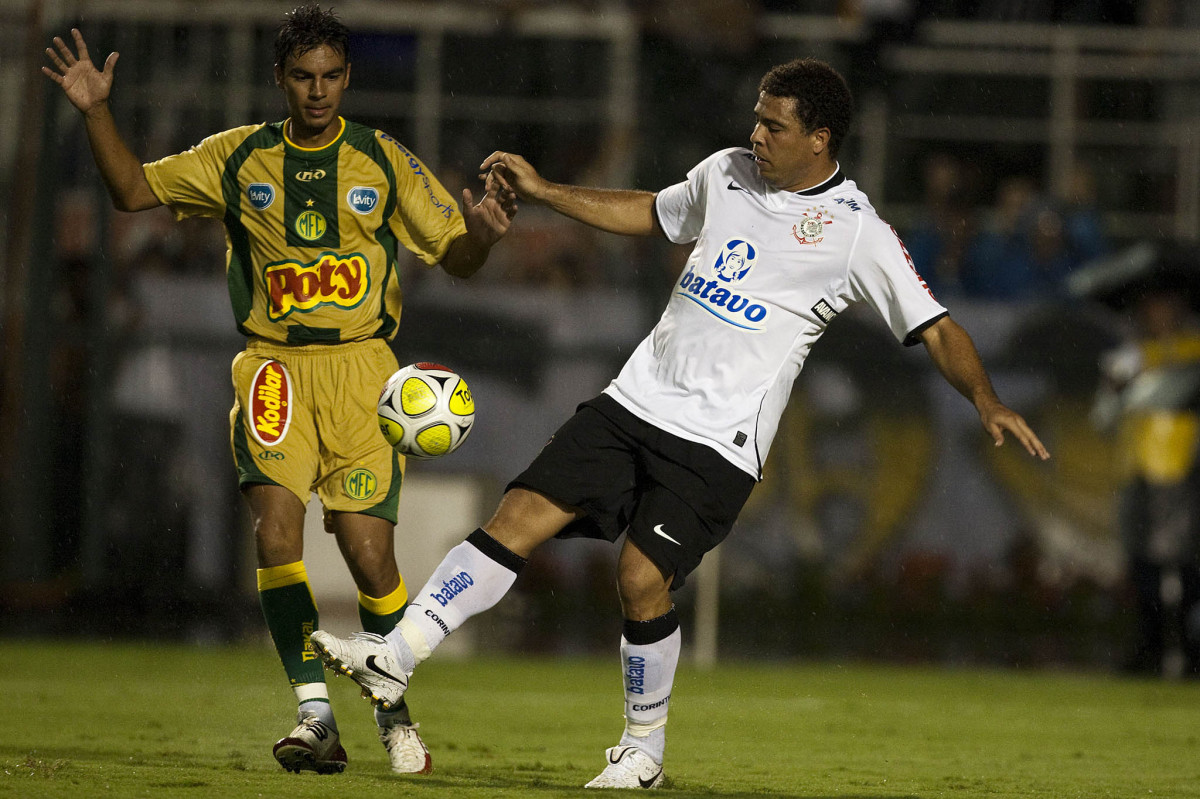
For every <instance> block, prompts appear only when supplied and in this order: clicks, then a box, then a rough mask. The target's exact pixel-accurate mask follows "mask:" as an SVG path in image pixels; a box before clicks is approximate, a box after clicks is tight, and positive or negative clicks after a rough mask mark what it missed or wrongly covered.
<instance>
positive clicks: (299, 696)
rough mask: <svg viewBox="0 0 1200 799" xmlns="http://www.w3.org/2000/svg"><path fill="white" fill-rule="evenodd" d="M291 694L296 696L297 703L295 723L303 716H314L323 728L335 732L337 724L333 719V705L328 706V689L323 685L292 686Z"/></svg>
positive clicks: (320, 683) (317, 683) (312, 683)
mask: <svg viewBox="0 0 1200 799" xmlns="http://www.w3.org/2000/svg"><path fill="white" fill-rule="evenodd" d="M292 692H293V693H295V694H296V700H297V702H299V707H297V709H296V721H297V723H299V722H300V721H301V720H302V719H303V718H304V717H305V716H316V717H317V718H319V719H320V720H321V722H322V723H323V724H325V726H327V727H329V728H330V729H331V730H333V731H334V732H337V722H336V721H334V719H333V705H331V704H329V688H328V687H327V686H326V685H325V683H323V682H310V683H305V684H303V685H293V686H292Z"/></svg>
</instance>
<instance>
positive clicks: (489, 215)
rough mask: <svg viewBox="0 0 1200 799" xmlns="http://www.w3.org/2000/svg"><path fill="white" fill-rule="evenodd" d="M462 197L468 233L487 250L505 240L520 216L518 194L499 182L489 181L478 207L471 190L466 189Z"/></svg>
mask: <svg viewBox="0 0 1200 799" xmlns="http://www.w3.org/2000/svg"><path fill="white" fill-rule="evenodd" d="M462 196H463V221H464V222H465V223H466V225H467V233H468V234H469V235H470V236H472V237H473V238H474V239H475V240H476V241H477V242H478V243H480V244H482V245H484V246H486V247H491V246H492V245H493V244H495V243H496V242H497V241H499V240H500V239H501V238H503V237H504V234H505V233H507V232H508V228H509V225H511V224H512V220H513V217H514V216H516V215H517V197H516V194H515V193H513V192H512V191H511V190H509V189H505V188H504V187H503V186H502V185H501V184H500V183H499V181H496V180H494V179H488V180H486V181H485V185H484V193H483V197H481V198H480V199H479V202H478V203H477V202H475V195H474V194H473V193H472V192H471V190H470V189H463V194H462Z"/></svg>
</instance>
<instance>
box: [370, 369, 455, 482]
mask: <svg viewBox="0 0 1200 799" xmlns="http://www.w3.org/2000/svg"><path fill="white" fill-rule="evenodd" d="M376 410H377V412H378V414H379V429H380V430H381V431H382V432H383V437H384V438H386V439H387V442H388V443H389V444H391V445H392V446H393V447H395V448H396V450H397V451H399V452H400V453H401V454H403V455H407V456H408V457H410V458H426V459H428V458H440V457H441V456H443V455H446V454H448V453H451V452H453V451H454V450H456V449H458V447H459V445H460V444H462V443H463V442H464V441H466V439H467V436H468V435H469V434H470V433H471V428H472V427H474V426H475V402H474V401H473V400H472V399H471V389H469V388H467V383H466V381H465V380H463V379H462V378H461V377H459V376H458V374H456V373H455V372H454V370H453V369H450V368H448V367H445V366H442V365H441V364H438V363H414V364H412V365H411V366H406V367H404V368H403V369H401V370H400V371H398V372H396V373H395V374H394V375H392V376H391V377H389V378H388V381H387V383H385V384H384V386H383V391H382V392H380V394H379V403H378V406H377V408H376Z"/></svg>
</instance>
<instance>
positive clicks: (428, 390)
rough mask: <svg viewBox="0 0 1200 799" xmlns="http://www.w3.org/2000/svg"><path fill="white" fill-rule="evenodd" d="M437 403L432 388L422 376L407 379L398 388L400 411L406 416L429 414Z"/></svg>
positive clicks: (436, 397) (436, 396)
mask: <svg viewBox="0 0 1200 799" xmlns="http://www.w3.org/2000/svg"><path fill="white" fill-rule="evenodd" d="M435 385H436V384H435ZM437 401H438V395H437V394H435V393H434V387H433V386H432V385H430V384H429V382H428V379H427V378H425V377H424V376H421V377H410V378H407V379H406V380H405V381H404V383H403V384H402V385H401V386H400V410H401V412H403V413H404V414H405V415H407V416H420V415H421V414H424V413H429V412H430V411H431V410H433V407H434V406H435V405H437Z"/></svg>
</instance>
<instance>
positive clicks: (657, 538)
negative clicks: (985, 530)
mask: <svg viewBox="0 0 1200 799" xmlns="http://www.w3.org/2000/svg"><path fill="white" fill-rule="evenodd" d="M759 89H760V92H759V98H758V104H757V105H756V106H755V108H754V114H755V118H756V122H755V125H754V130H753V133H752V134H751V137H750V144H751V147H750V148H749V149H744V148H740V147H737V148H731V149H728V150H723V151H721V152H718V153H715V154H714V155H712V156H710V157H708V158H707V159H705V160H704V161H702V162H701V163H700V164H699V165H697V166H696V167H695V168H694V169H692V170H691V172H689V173H688V176H687V179H686V180H685V181H683V182H682V183H678V184H676V185H674V186H670V187H668V188H666V189H664V190H662V191H660V192H658V193H657V194H654V193H649V192H641V191H624V190H601V189H589V188H580V187H576V186H566V185H560V184H554V183H550V182H548V181H546V180H545V179H543V178H542V177H541V176H540V175H539V174H538V173H537V172H536V171H535V170H534V168H533V167H532V166H530V165H529V164H528V163H527V162H526V161H525V160H524V159H523V158H521V157H520V156H517V155H512V154H509V153H501V152H498V153H494V154H493V155H491V156H490V157H488V159H487V160H486V161H484V163H483V165H482V167H481V168H482V169H484V170H487V171H489V173H490V175H491V177H492V179H493V180H495V181H498V182H499V183H500V184H501V186H502V191H506V192H509V193H510V199H511V197H512V196H515V197H516V198H519V199H520V200H523V201H526V202H534V203H541V204H544V205H547V206H549V207H551V208H553V209H554V210H556V211H558V212H559V213H562V214H564V215H566V216H568V217H571V218H572V219H576V220H579V221H580V222H583V223H585V224H588V225H591V226H593V227H596V228H599V229H601V230H606V231H609V232H611V233H619V234H625V235H644V236H649V235H656V234H657V235H665V236H666V237H667V238H668V239H670V240H671V241H673V242H678V243H682V242H695V243H696V244H695V249H694V250H693V251H692V254H691V257H690V258H689V260H688V262H687V266H686V267H685V269H684V270H683V274H682V275H681V276H680V277H679V279H678V281H677V282H676V285H675V289H674V292H673V293H672V295H671V299H670V301H669V302H668V304H667V307H666V310H665V311H664V312H663V315H662V318H661V319H660V320H659V322H658V324H657V325H656V326H655V327H654V329H653V330H652V331H651V332H650V335H649V336H647V337H646V339H645V340H644V341H643V342H642V343H641V345H640V346H638V348H637V349H636V351H635V352H634V353H633V355H632V356H631V357H630V359H629V361H628V362H627V363H626V364H625V366H624V368H623V369H622V370H621V372H620V374H619V375H618V376H617V378H616V380H614V381H613V382H612V383H611V384H610V385H609V386H608V387H607V388H606V389H605V390H604V392H603V393H602V394H601V395H600V396H599V397H596V398H595V399H592V400H589V401H587V402H585V403H583V404H582V405H581V406H580V407H579V410H578V411H577V412H576V414H575V415H574V416H573V417H571V419H569V420H568V421H567V422H566V423H565V424H564V425H563V426H562V427H561V428H560V429H559V430H558V432H557V433H556V434H555V435H554V437H553V438H551V440H550V442H549V443H547V444H546V446H545V448H544V449H543V450H542V451H541V453H540V454H539V455H538V456H537V458H535V459H534V461H533V463H532V464H531V465H530V466H529V468H528V469H526V470H525V471H524V472H523V473H522V474H520V475H519V476H518V477H517V478H516V479H515V480H513V482H512V483H510V484H509V486H508V488H507V491H506V493H505V494H504V497H503V499H502V500H501V502H500V506H499V508H498V509H497V510H496V512H495V514H494V515H493V516H492V518H491V520H489V521H488V522H487V524H485V525H484V526H483V527H482V528H480V529H477V530H475V531H474V532H473V533H471V534H470V536H468V537H467V540H466V541H465V542H463V543H462V544H459V545H458V546H457V547H455V548H454V549H452V550H451V551H450V552H449V554H448V555H447V556H446V558H445V559H444V560H443V561H442V563H441V564H440V565H439V566H438V568H437V569H436V570H435V571H434V573H433V576H432V577H431V578H430V580H429V582H428V583H426V585H425V587H424V588H422V589H421V591H419V592H418V593H417V594H416V595H415V596H414V597H413V599H412V602H411V604H410V605H409V607H408V609H407V610H406V611H405V614H404V616H403V618H402V619H401V621H400V622H399V623H398V624H397V626H396V628H395V629H394V630H393V631H392V632H390V633H389V634H388V635H387V636H384V637H380V636H377V635H371V634H368V633H356V634H355V635H353V636H351V637H350V638H349V639H339V638H335V637H334V636H331V635H329V634H328V633H326V632H323V631H318V632H315V633H313V636H312V641H313V644H314V646H315V647H316V648H317V650H318V652H319V653H320V654H321V655H322V658H323V659H324V660H325V662H326V665H327V666H329V667H330V668H334V669H337V670H339V671H341V672H342V673H343V674H347V675H349V676H350V677H352V678H353V679H354V680H355V681H356V682H358V683H359V685H360V686H362V687H363V688H364V694H367V695H369V696H370V697H371V699H372V701H374V702H375V703H376V704H377V705H378V706H382V707H388V706H390V705H392V704H395V703H396V702H399V701H400V698H401V697H402V696H403V694H404V691H405V689H406V687H407V684H408V679H409V676H410V675H411V674H412V672H413V670H414V669H415V668H416V666H417V665H418V664H420V663H421V662H422V661H424V660H425V659H426V658H428V657H429V655H430V653H431V652H432V651H433V650H434V649H435V648H436V647H437V646H438V644H440V643H441V642H442V640H444V639H445V637H446V636H447V635H449V634H450V633H451V632H452V631H453V630H455V629H456V628H458V627H459V626H460V625H461V624H462V623H463V622H464V621H465V620H466V619H467V618H469V617H470V616H473V615H475V614H477V613H480V612H482V611H484V610H487V609H488V608H490V607H492V606H493V605H494V604H496V602H498V601H499V600H500V598H501V597H502V596H503V595H504V594H505V592H507V591H508V589H509V587H510V586H511V585H512V584H513V581H514V580H515V578H516V576H517V573H518V571H520V569H521V567H522V565H523V564H524V563H525V562H526V559H527V558H528V557H529V556H530V554H531V553H532V552H533V550H534V549H536V548H537V547H538V545H540V544H542V543H543V542H545V541H547V540H549V539H550V538H552V537H555V536H560V537H569V536H576V535H583V536H591V537H599V538H606V539H608V540H610V541H615V540H617V538H618V537H619V536H620V535H621V534H622V533H625V539H624V543H623V544H622V545H621V550H620V555H619V559H618V567H617V571H618V574H617V587H618V593H619V595H620V600H621V610H622V613H623V614H624V618H625V623H624V628H623V634H622V637H621V645H620V646H621V663H622V669H623V673H624V682H625V719H626V723H625V730H624V734H623V735H622V736H621V739H620V742H619V743H618V745H617V746H614V747H612V748H610V749H609V750H608V751H607V764H606V765H605V767H604V770H603V771H602V772H601V773H600V774H599V775H598V776H597V777H596V778H595V779H593V780H592V781H591V782H589V783H588V784H587V787H589V788H654V787H656V786H658V785H659V784H660V783H661V781H662V774H663V769H662V763H663V754H664V750H665V747H666V729H665V727H666V721H667V710H668V707H669V704H670V699H671V686H672V681H673V679H674V675H675V668H676V664H677V662H678V659H679V649H680V629H679V621H678V619H677V617H676V613H675V610H674V606H673V605H672V602H671V594H670V592H671V591H672V590H673V589H676V588H679V587H680V586H681V585H682V584H683V581H684V578H685V577H686V576H687V575H688V574H689V573H690V572H691V571H692V570H693V569H694V568H695V567H696V566H697V565H698V564H699V562H700V559H701V557H703V555H704V553H706V552H708V551H709V550H710V549H712V548H713V547H715V546H716V545H717V544H718V543H720V542H721V540H722V539H723V538H724V537H725V536H726V534H727V533H728V532H729V529H730V527H731V526H732V525H733V522H734V519H735V518H736V517H737V515H738V513H739V511H740V510H741V507H742V505H743V503H744V502H745V500H746V498H747V497H748V496H749V494H750V490H751V488H752V487H753V486H754V483H755V482H756V481H758V480H759V479H761V477H762V464H763V460H764V459H765V458H766V456H767V451H768V449H769V448H770V445H771V440H772V438H773V437H774V436H775V432H776V430H777V429H778V424H779V418H780V415H781V414H782V413H783V409H784V406H785V405H786V403H787V399H788V395H789V392H790V391H791V386H792V381H793V380H794V379H795V377H796V376H797V375H798V374H799V372H800V369H801V367H802V366H803V364H804V360H805V358H806V357H807V355H808V352H809V349H810V348H811V347H812V345H813V343H814V342H816V340H817V339H818V338H820V336H821V334H822V333H823V332H824V331H825V328H826V326H827V325H828V324H829V323H830V322H831V321H832V320H833V319H834V318H836V316H837V315H838V314H840V313H842V312H843V311H845V310H846V308H848V307H849V306H850V305H852V304H854V303H859V302H864V303H866V304H867V305H869V306H870V307H872V308H874V309H875V311H876V312H878V313H879V314H880V316H882V317H883V319H884V320H885V321H886V322H887V324H888V326H889V327H890V328H891V330H892V332H893V334H895V336H896V338H897V339H899V340H900V341H902V342H903V343H905V344H909V345H912V344H917V343H922V344H924V345H925V348H926V351H927V352H928V353H929V356H930V357H931V358H932V359H933V362H934V363H935V364H936V365H937V368H938V369H939V370H940V371H941V374H942V375H943V376H944V377H945V378H946V380H947V381H949V382H950V384H951V385H953V386H954V387H955V388H956V389H958V391H959V392H961V393H962V394H963V395H964V396H965V397H966V398H967V399H968V400H970V401H971V402H972V403H973V404H974V406H975V408H976V409H977V410H978V412H979V418H980V421H981V422H982V424H983V427H984V429H985V430H986V431H987V433H988V434H989V435H991V436H992V438H993V439H994V440H995V442H996V445H997V446H999V445H1000V444H1002V443H1003V442H1004V439H1005V434H1006V433H1007V434H1010V435H1012V436H1013V437H1015V438H1016V440H1017V441H1019V442H1020V444H1021V446H1023V447H1024V448H1025V449H1026V450H1027V451H1028V452H1029V454H1030V455H1032V456H1034V457H1038V458H1042V459H1046V458H1048V457H1049V453H1048V452H1047V451H1046V449H1045V447H1044V446H1043V445H1042V442H1041V441H1040V440H1038V437H1037V436H1036V435H1035V434H1034V432H1033V431H1032V430H1031V429H1030V428H1029V426H1028V425H1027V424H1026V422H1025V420H1024V419H1023V418H1021V416H1019V415H1018V414H1016V413H1014V412H1013V411H1011V410H1009V409H1008V408H1006V407H1005V406H1004V405H1003V404H1002V403H1001V402H1000V400H999V399H998V398H997V396H996V393H995V391H993V389H992V386H991V382H990V381H989V379H988V376H987V373H986V372H985V371H984V368H983V365H982V363H981V361H980V358H979V354H978V352H977V351H976V349H975V346H974V344H973V343H972V341H971V339H970V337H969V336H968V335H967V333H966V331H964V330H963V329H962V328H961V327H960V326H959V325H958V324H957V323H955V322H954V321H953V320H951V318H950V317H949V316H948V314H947V311H946V309H945V308H943V307H942V306H941V305H940V304H938V302H937V301H936V300H935V299H934V297H933V295H932V294H931V293H930V292H929V289H928V288H927V287H926V286H925V284H924V282H923V281H922V280H921V277H920V276H919V275H918V274H917V272H916V271H915V269H914V268H913V264H912V261H911V259H910V258H909V257H908V253H907V252H906V251H905V249H904V245H903V244H902V243H901V241H900V239H899V238H898V237H897V235H896V233H895V231H894V230H893V229H892V228H891V226H890V225H888V224H887V223H886V222H884V221H883V220H882V219H880V218H879V216H878V215H876V213H875V210H874V208H872V207H871V203H870V202H869V201H868V200H867V197H866V195H865V194H863V192H862V191H860V190H859V189H858V187H856V186H855V185H854V182H853V181H851V180H850V179H848V178H847V177H846V175H845V174H843V172H842V170H841V167H840V166H839V164H838V162H837V160H836V156H837V152H838V147H839V146H840V145H841V143H842V141H843V140H844V138H845V136H846V133H847V130H848V129H849V126H850V118H851V111H852V101H851V97H850V92H849V89H848V88H847V87H846V84H845V81H844V80H843V79H842V77H841V76H840V75H839V74H838V73H837V72H835V71H834V70H833V69H832V68H830V67H829V66H828V65H827V64H824V63H822V62H820V61H815V60H811V59H804V60H798V61H793V62H790V63H788V64H784V65H781V66H777V67H775V68H773V69H772V70H770V71H769V72H768V73H767V74H766V76H764V78H763V80H762V83H761V84H760V86H759Z"/></svg>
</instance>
